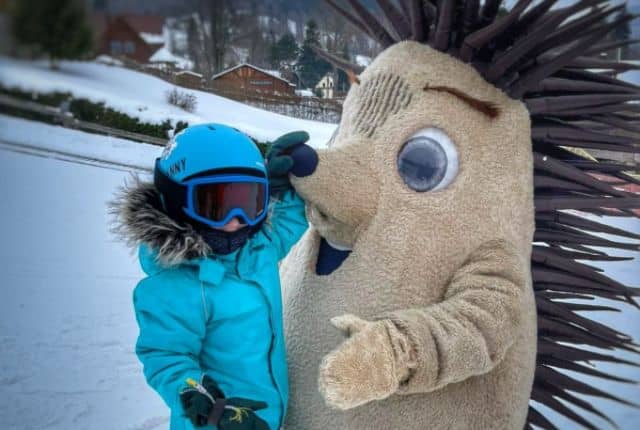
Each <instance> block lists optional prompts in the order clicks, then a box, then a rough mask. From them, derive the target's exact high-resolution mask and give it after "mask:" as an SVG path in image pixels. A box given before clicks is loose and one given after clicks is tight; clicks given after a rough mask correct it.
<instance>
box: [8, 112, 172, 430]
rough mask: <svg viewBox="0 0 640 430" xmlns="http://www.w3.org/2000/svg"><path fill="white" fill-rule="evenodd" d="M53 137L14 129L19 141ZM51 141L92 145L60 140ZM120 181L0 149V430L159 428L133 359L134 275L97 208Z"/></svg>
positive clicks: (158, 404)
mask: <svg viewBox="0 0 640 430" xmlns="http://www.w3.org/2000/svg"><path fill="white" fill-rule="evenodd" d="M3 120H4V118H3ZM8 125H17V124H9V123H8V122H6V121H3V122H2V123H0V140H4V139H5V137H6V136H7V131H8V129H7V126H8ZM41 128H42V130H40V129H41ZM55 128H56V127H50V126H44V125H42V124H40V123H35V122H26V123H25V124H24V125H23V126H22V127H21V134H22V137H25V138H26V139H31V138H30V137H29V136H31V135H32V134H33V133H37V135H38V136H42V137H45V136H46V135H47V133H49V132H51V131H52V130H53V129H55ZM58 128H59V127H58ZM12 137H13V138H16V137H18V138H19V137H20V132H16V133H15V134H14V136H12ZM51 139H55V140H56V141H59V142H60V143H61V144H64V145H83V146H84V147H85V148H88V147H90V146H92V145H93V144H94V143H96V142H94V140H96V136H95V135H90V134H86V133H81V132H77V131H70V130H64V129H60V130H58V131H57V133H56V134H55V135H52V136H51ZM98 140H100V139H99V138H98ZM29 143H31V142H29ZM103 143H104V142H103ZM112 143H113V146H112V148H111V149H112V152H113V153H122V154H123V159H122V161H123V162H131V161H134V160H132V159H129V157H140V159H142V158H143V157H146V155H147V150H148V149H147V148H145V147H144V146H141V145H139V144H137V143H133V142H128V144H127V145H126V146H128V148H123V147H122V146H121V145H122V144H123V142H122V141H115V140H114V141H113V142H112ZM98 144H99V145H102V144H101V143H98ZM138 151H140V153H139V154H137V155H135V154H136V153H137V152H138ZM79 152H82V150H80V151H79ZM129 175H130V174H129V173H128V172H126V171H125V172H123V171H120V170H111V169H108V168H99V167H96V166H88V165H83V164H77V163H70V162H67V161H61V160H56V159H52V158H42V157H34V156H32V155H26V154H22V153H15V152H11V151H7V150H6V149H5V148H2V147H0V193H1V195H2V196H3V199H4V201H5V204H3V206H2V212H1V215H0V220H1V222H0V234H1V235H2V238H3V239H2V241H0V256H1V258H2V262H3V263H2V271H1V273H0V285H1V287H0V350H1V351H2V360H0V398H1V399H3V400H2V401H1V402H0V428H2V429H3V430H32V429H52V430H58V429H59V430H62V429H123V430H126V429H129V430H134V429H135V430H143V429H145V430H147V429H148V430H150V429H163V430H166V429H167V428H168V424H167V423H168V421H167V420H168V413H167V410H166V407H165V406H164V404H163V402H162V401H161V400H160V398H159V397H158V396H157V395H155V393H154V392H153V391H152V390H150V389H149V387H148V386H147V385H146V383H145V381H144V378H143V377H142V373H141V366H140V365H139V363H138V361H137V359H136V356H135V354H134V351H133V347H134V345H135V340H136V337H137V328H136V323H135V319H134V315H133V311H132V305H131V303H132V302H131V293H132V288H133V287H134V286H135V284H136V282H137V281H138V280H139V279H140V278H141V276H142V273H141V271H140V270H139V268H138V266H137V263H136V262H135V258H134V257H133V255H131V253H130V252H129V251H128V250H127V249H126V248H125V247H124V246H123V245H122V244H121V243H119V242H117V241H116V240H115V239H114V238H113V237H112V236H111V234H110V233H109V231H108V228H109V227H108V225H109V217H108V215H107V210H106V206H105V202H106V201H107V200H109V199H110V198H111V196H112V193H113V191H114V190H115V189H116V187H118V186H119V185H121V184H122V183H123V181H124V180H125V178H127V177H128V176H129ZM9 399H10V401H9Z"/></svg>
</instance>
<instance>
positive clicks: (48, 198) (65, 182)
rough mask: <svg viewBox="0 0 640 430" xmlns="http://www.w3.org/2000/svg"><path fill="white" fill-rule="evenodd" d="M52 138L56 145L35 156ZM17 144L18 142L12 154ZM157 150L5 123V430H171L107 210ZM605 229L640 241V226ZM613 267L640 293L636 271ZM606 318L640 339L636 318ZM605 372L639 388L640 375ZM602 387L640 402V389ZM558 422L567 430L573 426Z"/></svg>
mask: <svg viewBox="0 0 640 430" xmlns="http://www.w3.org/2000/svg"><path fill="white" fill-rule="evenodd" d="M47 137H48V138H49V139H48V140H49V142H55V145H54V144H52V143H49V144H48V145H49V148H47V145H43V149H40V150H39V152H38V151H36V150H35V149H33V147H34V146H37V143H38V142H37V141H38V140H39V139H44V140H47V139H46V138H47ZM8 139H10V140H11V141H12V142H13V144H11V145H6V144H2V142H4V141H6V140H8ZM20 142H22V143H23V144H24V146H23V147H22V148H21V147H20V145H19V144H20ZM52 150H53V152H51V151H52ZM159 152H160V148H158V147H155V146H151V145H144V144H139V143H135V142H129V141H126V140H122V139H112V138H108V137H104V136H98V135H92V134H88V133H83V132H79V131H74V130H67V129H63V128H61V127H56V126H50V125H46V124H41V123H36V122H32V121H25V120H21V119H16V118H10V117H6V116H1V115H0V195H2V196H3V199H4V202H5V203H4V204H3V210H2V212H1V215H0V218H1V219H0V237H2V240H1V241H0V261H2V269H3V270H2V271H0V350H1V351H2V360H0V398H1V399H2V401H1V402H0V428H2V429H3V430H30V429H43V428H46V429H52V430H66V429H91V430H93V429H100V430H101V429H105V430H111V429H115V430H120V429H125V430H126V429H128V430H150V429H162V430H166V429H167V428H168V417H169V413H168V410H167V409H166V407H165V405H164V404H163V403H162V401H161V400H160V398H159V397H158V396H157V395H156V394H155V393H154V392H153V391H152V389H151V388H149V387H148V386H147V385H146V383H145V381H144V377H143V375H142V369H141V366H140V364H139V362H138V360H137V358H136V356H135V353H134V345H135V341H136V337H137V334H138V329H137V326H136V323H135V319H134V314H133V309H132V304H131V293H132V290H133V288H134V286H135V285H136V283H137V281H138V280H139V279H140V278H141V277H142V272H141V270H140V269H139V267H138V263H137V261H136V258H135V256H134V255H133V254H131V252H130V251H129V250H128V249H126V248H125V247H124V245H123V244H122V243H119V242H117V241H116V240H115V238H114V237H113V236H112V235H111V234H110V233H109V222H110V218H109V216H108V214H107V208H106V202H107V201H108V200H110V199H111V198H112V195H113V193H114V191H115V190H116V188H117V187H118V186H120V185H122V184H123V183H124V181H125V180H126V179H127V178H128V177H130V175H131V173H130V172H132V171H134V172H144V170H145V169H148V168H150V166H151V162H152V160H153V158H154V157H155V156H157V155H158V154H159ZM61 153H64V154H65V155H60V154H61ZM101 157H102V158H104V159H105V160H103V161H102V162H99V161H97V160H98V159H99V158H101ZM123 165H137V167H129V168H125V167H123ZM142 174H145V173H142ZM607 221H608V222H610V223H611V224H614V225H621V226H624V227H626V228H630V229H632V230H634V231H636V232H640V221H639V220H637V219H635V220H633V219H614V218H612V219H608V220H607ZM616 254H617V255H625V254H629V255H632V254H630V253H628V252H624V251H616ZM603 267H604V268H605V269H606V271H607V273H609V274H612V275H615V276H616V277H617V278H618V279H621V280H623V281H626V282H630V283H633V284H635V285H637V284H638V280H639V279H640V266H639V265H638V262H636V261H633V262H621V263H612V264H607V265H604V266H603ZM597 317H598V318H600V319H603V320H605V321H607V322H608V323H609V324H612V325H613V326H615V327H617V328H619V329H622V330H623V331H626V332H630V333H631V334H632V335H633V336H634V337H635V338H636V339H638V340H640V312H638V311H637V310H635V311H634V310H633V309H631V308H626V309H625V312H622V313H617V314H616V313H601V314H599V315H597ZM620 356H624V354H620ZM597 365H598V368H602V369H609V370H614V371H615V372H616V373H618V374H622V375H624V376H626V377H629V378H632V379H635V380H640V371H639V370H638V369H637V368H633V367H629V366H619V365H618V366H616V365H613V366H611V365H608V366H605V365H601V364H599V363H598V364H597ZM598 386H599V387H600V388H603V389H605V390H614V391H615V392H616V393H617V394H618V395H619V396H621V397H623V398H626V399H631V400H634V399H635V400H636V401H638V400H640V388H639V387H638V386H637V385H636V386H634V385H625V384H618V383H611V382H601V381H599V382H598ZM596 404H597V405H598V406H599V407H601V408H602V410H603V411H604V412H605V413H607V414H609V415H611V416H612V417H613V418H614V419H615V420H616V421H617V422H619V423H620V424H621V426H620V428H621V429H623V430H635V429H636V428H637V423H638V422H639V420H640V411H638V410H634V409H631V408H625V407H621V406H619V405H617V404H615V403H612V402H610V401H604V400H602V401H600V400H598V401H597V402H596ZM425 406H426V405H425ZM556 420H557V423H558V424H559V428H561V429H569V428H573V427H571V426H568V425H567V423H566V422H564V421H562V420H561V419H557V418H556ZM602 425H603V428H607V426H606V425H605V423H603V424H602ZM294 430H304V429H294Z"/></svg>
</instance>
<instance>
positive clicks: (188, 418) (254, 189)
mask: <svg viewBox="0 0 640 430" xmlns="http://www.w3.org/2000/svg"><path fill="white" fill-rule="evenodd" d="M308 138H309V136H308V135H307V133H305V132H294V133H289V134H287V135H285V136H282V137H281V138H279V139H278V140H277V141H276V142H274V144H273V145H272V147H271V150H270V152H269V154H268V156H267V160H268V162H267V166H266V167H265V163H264V159H263V158H262V156H261V154H260V151H259V150H258V148H257V147H256V145H255V144H254V143H253V142H252V141H251V139H249V138H248V137H247V136H246V135H244V134H242V133H241V132H239V131H237V130H236V129H233V128H231V127H227V126H224V125H221V124H205V125H198V126H193V127H189V128H187V129H185V130H184V131H182V132H181V133H179V134H178V135H176V136H175V138H174V139H173V141H172V142H171V144H170V145H169V146H168V147H167V149H166V150H165V152H164V153H163V155H162V156H161V158H159V159H157V160H156V164H155V170H154V183H153V184H145V183H141V182H138V183H136V184H135V185H134V186H133V187H131V188H129V189H127V190H125V192H124V193H123V196H122V197H121V199H120V201H119V202H116V205H117V207H118V210H119V214H120V223H121V224H120V226H119V227H118V230H119V231H120V232H121V233H122V234H124V235H125V236H126V237H127V239H128V240H129V242H132V243H135V244H139V245H140V251H139V257H140V263H141V265H142V268H143V270H144V271H145V272H146V274H147V277H146V278H145V279H143V280H142V281H141V282H140V283H139V284H138V286H137V287H136V289H135V292H134V297H133V300H134V307H135V312H136V318H137V321H138V325H139V327H140V335H139V337H138V341H137V344H136V353H137V355H138V357H139V359H140V361H141V362H142V364H143V366H144V375H145V377H146V379H147V382H148V383H149V385H151V386H152V387H153V388H154V389H155V390H156V391H158V393H159V394H160V396H161V397H162V398H163V399H164V401H165V402H166V404H167V405H168V406H169V407H170V408H171V430H183V429H192V428H193V427H194V426H195V427H201V426H208V425H210V426H213V427H207V428H218V429H220V430H240V429H257V430H278V429H280V427H281V425H282V422H283V420H284V415H285V412H286V405H287V398H288V381H287V366H286V361H285V345H284V338H283V333H282V331H283V330H282V307H281V295H280V280H279V274H278V261H279V260H281V259H282V258H283V257H284V256H285V255H286V254H287V252H288V251H289V249H290V248H291V246H292V245H293V244H294V243H295V242H296V241H297V240H298V239H299V238H300V237H301V236H302V234H303V233H304V231H305V230H306V228H307V221H306V218H305V214H304V205H303V202H302V201H301V200H300V198H299V197H298V196H297V195H296V194H295V193H294V192H293V189H292V188H291V186H290V184H289V180H288V173H289V172H290V171H293V170H295V167H294V158H295V154H296V153H300V152H305V151H308V150H309V147H307V146H306V145H304V142H306V141H307V140H308ZM286 154H290V155H286ZM302 169H303V170H304V167H303V168H302ZM267 173H268V176H267ZM294 173H296V174H298V175H300V176H304V175H305V172H304V171H300V168H298V171H295V172H294ZM308 173H310V172H308ZM270 195H271V196H272V197H275V198H273V199H272V202H271V203H272V204H271V206H268V203H269V197H270Z"/></svg>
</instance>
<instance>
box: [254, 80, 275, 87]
mask: <svg viewBox="0 0 640 430" xmlns="http://www.w3.org/2000/svg"><path fill="white" fill-rule="evenodd" d="M249 83H250V84H251V85H260V86H266V85H271V84H272V83H273V82H272V81H267V80H250V81H249Z"/></svg>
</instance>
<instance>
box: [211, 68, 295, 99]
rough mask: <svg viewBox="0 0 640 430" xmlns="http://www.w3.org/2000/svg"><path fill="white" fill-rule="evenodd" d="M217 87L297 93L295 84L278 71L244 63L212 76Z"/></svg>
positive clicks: (213, 84) (288, 93) (214, 85)
mask: <svg viewBox="0 0 640 430" xmlns="http://www.w3.org/2000/svg"><path fill="white" fill-rule="evenodd" d="M211 85H212V86H213V87H214V88H215V87H223V88H234V89H239V90H240V89H242V90H253V91H260V92H269V93H279V94H287V95H295V89H296V87H295V85H294V84H292V83H291V82H289V81H287V80H286V79H284V78H282V77H281V76H280V74H279V72H277V71H273V70H264V69H261V68H259V67H256V66H253V65H251V64H247V63H242V64H238V65H237V66H235V67H232V68H230V69H227V70H224V71H222V72H220V73H218V74H216V75H213V76H212V77H211Z"/></svg>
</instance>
